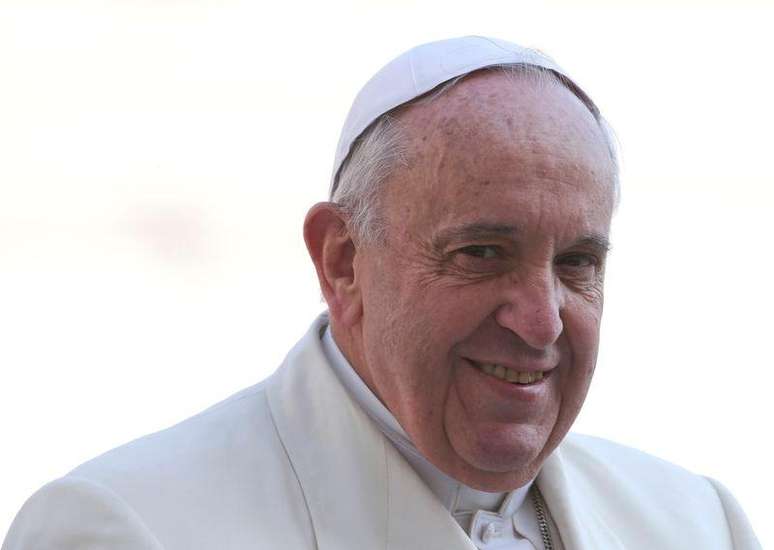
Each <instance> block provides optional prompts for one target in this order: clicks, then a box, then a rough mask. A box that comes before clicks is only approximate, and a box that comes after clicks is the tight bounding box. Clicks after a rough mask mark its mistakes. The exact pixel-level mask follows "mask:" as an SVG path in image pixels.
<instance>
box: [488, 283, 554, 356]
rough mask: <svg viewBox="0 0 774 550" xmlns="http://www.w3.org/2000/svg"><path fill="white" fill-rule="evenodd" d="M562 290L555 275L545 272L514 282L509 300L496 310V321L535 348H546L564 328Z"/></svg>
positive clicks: (509, 290)
mask: <svg viewBox="0 0 774 550" xmlns="http://www.w3.org/2000/svg"><path fill="white" fill-rule="evenodd" d="M561 310H562V300H561V289H560V288H558V284H557V282H556V280H555V279H554V277H553V276H550V275H549V274H543V275H540V276H533V277H531V278H530V279H528V280H522V281H520V282H514V283H513V284H512V285H511V287H510V288H509V289H508V291H507V296H506V301H505V303H503V304H501V305H500V306H499V307H498V308H497V311H495V320H496V321H497V323H498V324H499V325H500V326H502V327H503V328H507V329H508V330H510V331H512V332H514V333H515V334H516V335H517V336H519V338H521V339H522V340H524V342H525V343H526V344H527V345H528V346H530V347H532V348H534V349H545V348H547V347H548V346H550V345H551V344H553V343H554V342H556V340H557V339H558V338H559V335H560V334H561V333H562V330H563V329H564V324H563V323H562V317H561Z"/></svg>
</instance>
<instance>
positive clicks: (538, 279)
mask: <svg viewBox="0 0 774 550" xmlns="http://www.w3.org/2000/svg"><path fill="white" fill-rule="evenodd" d="M482 98H483V101H482ZM396 124H399V125H400V127H401V129H402V131H403V132H404V134H405V135H406V136H407V141H408V145H407V151H408V154H407V159H408V160H409V161H408V162H407V163H406V165H405V166H401V167H400V168H398V169H396V170H395V171H394V172H393V173H392V174H391V175H390V178H389V180H388V181H389V184H388V185H385V186H384V187H383V192H384V195H383V197H382V198H383V201H382V202H381V208H382V210H383V214H384V220H385V222H386V224H387V227H388V231H387V233H386V239H385V242H384V243H380V244H379V245H365V246H360V247H358V249H357V252H356V254H355V259H354V264H353V266H354V267H353V269H354V273H355V275H354V279H353V282H352V283H351V285H350V286H344V287H343V288H352V289H353V290H352V291H351V292H350V291H348V292H347V293H346V294H342V297H341V300H342V301H343V302H344V303H345V306H344V307H343V309H344V310H347V308H348V307H349V308H350V309H352V310H354V311H361V314H360V315H359V316H352V317H347V318H337V317H336V316H333V315H332V322H331V326H332V330H333V334H334V338H335V339H336V342H337V344H339V347H340V348H341V349H342V352H343V353H344V355H345V357H347V359H348V360H349V361H350V363H351V364H352V365H353V367H354V368H355V370H356V371H357V372H358V374H359V375H360V376H361V378H362V379H363V381H364V382H365V383H366V385H368V387H369V388H370V389H371V390H372V391H373V392H374V394H375V395H376V396H377V397H378V398H379V399H380V400H381V401H382V403H383V404H385V406H386V407H387V408H388V409H389V410H390V411H391V412H392V413H393V415H394V416H395V417H396V419H397V420H398V422H399V423H400V424H401V425H402V426H403V428H404V429H405V430H406V432H407V433H408V435H409V437H410V438H411V439H412V441H413V442H414V444H415V445H416V446H417V448H418V449H419V451H420V452H422V454H424V455H425V456H426V457H427V458H428V459H429V460H430V461H431V462H432V463H433V464H434V465H436V466H437V467H438V468H439V469H441V470H442V471H444V472H445V473H446V474H448V475H450V476H451V477H453V478H455V479H457V480H458V481H461V482H462V483H465V484H467V485H469V486H471V487H474V488H477V489H481V490H487V491H502V490H510V489H514V488H516V487H519V486H521V485H523V484H524V483H525V482H527V481H529V480H530V479H532V478H533V477H534V475H535V474H536V473H537V471H538V469H539V467H540V465H541V464H542V462H543V460H544V459H545V457H546V456H547V455H548V454H549V453H550V452H551V451H552V450H553V449H554V448H555V447H556V445H557V444H558V443H559V441H561V439H562V438H563V437H564V435H565V433H566V432H567V430H568V429H569V427H570V425H571V424H572V422H573V420H574V418H575V416H576V415H577V413H578V411H579V409H580V404H581V403H582V402H583V400H584V398H585V395H586V391H587V390H588V385H589V383H590V381H591V376H592V374H593V371H594V363H595V360H596V353H597V342H598V336H599V320H600V318H601V311H602V305H603V300H602V285H603V280H604V277H603V275H604V261H605V253H606V248H607V243H606V239H607V234H608V232H609V223H610V216H611V215H612V206H613V196H612V190H613V185H612V181H613V180H612V178H613V169H612V164H611V162H610V158H609V153H608V151H607V146H606V144H605V141H604V139H603V137H602V135H601V132H599V131H597V130H595V127H596V121H595V120H594V118H593V116H592V115H591V114H590V113H589V112H588V110H587V109H586V107H585V106H584V105H583V104H582V103H581V102H580V100H578V99H577V98H576V97H575V96H574V95H573V94H572V93H571V92H570V91H568V90H567V89H566V88H564V87H562V86H561V85H559V84H555V83H550V84H546V85H541V86H539V87H536V86H535V84H534V83H530V82H525V81H519V80H516V81H513V80H510V79H508V78H505V77H504V76H503V75H498V74H497V73H481V74H476V75H471V76H470V77H469V78H466V79H465V80H464V81H463V82H460V83H459V84H458V85H456V86H455V87H454V88H452V89H450V90H449V91H448V92H446V93H445V94H444V95H443V96H441V97H439V98H437V99H436V100H435V101H433V102H430V103H427V104H421V105H413V106H409V107H407V108H404V109H401V110H399V112H398V113H397V114H396ZM590 136H594V139H589V137H590ZM484 229H486V231H485V230H484ZM466 247H477V248H472V249H471V248H466ZM348 284H350V283H348ZM339 287H341V285H339ZM337 299H338V298H337ZM346 304H353V305H351V306H347V305H346ZM358 308H359V309H358ZM469 360H474V361H478V362H506V363H508V364H512V365H514V368H517V369H519V368H522V369H534V368H539V369H541V370H543V369H547V368H553V369H554V370H553V372H552V373H551V375H550V376H549V377H547V378H545V379H544V380H545V383H544V384H542V386H541V387H543V388H544V389H543V390H541V391H542V393H541V394H540V396H539V397H538V398H536V399H535V400H533V401H522V400H520V399H516V398H510V397H506V396H505V394H501V393H498V392H495V391H494V389H493V388H494V386H491V383H490V382H486V380H488V378H486V375H484V374H481V373H480V372H479V371H478V370H477V369H476V368H475V367H473V366H472V364H471V363H470V362H469ZM497 383H498V384H499V383H500V382H497ZM503 384H504V383H503ZM490 386H491V387H490Z"/></svg>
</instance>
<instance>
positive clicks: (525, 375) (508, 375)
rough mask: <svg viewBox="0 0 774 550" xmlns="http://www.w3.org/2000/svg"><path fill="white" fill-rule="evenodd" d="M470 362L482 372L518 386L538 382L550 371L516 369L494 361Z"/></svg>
mask: <svg viewBox="0 0 774 550" xmlns="http://www.w3.org/2000/svg"><path fill="white" fill-rule="evenodd" d="M470 362H471V363H472V364H473V365H474V366H475V367H476V368H478V370H480V371H481V372H483V373H484V374H486V375H488V376H492V377H494V378H499V379H500V380H503V381H505V382H510V383H511V384H518V385H520V386H526V385H528V384H534V383H535V382H539V381H540V380H542V379H543V378H544V377H546V376H548V375H549V374H550V373H551V371H548V372H543V371H530V372H527V371H517V370H514V369H510V368H508V367H504V366H502V365H497V364H494V363H477V362H475V361H473V360H470Z"/></svg>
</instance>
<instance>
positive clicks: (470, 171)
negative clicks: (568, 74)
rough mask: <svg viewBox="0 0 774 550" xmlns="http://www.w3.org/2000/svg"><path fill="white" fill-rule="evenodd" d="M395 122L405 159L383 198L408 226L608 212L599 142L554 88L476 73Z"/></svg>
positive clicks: (588, 117)
mask: <svg viewBox="0 0 774 550" xmlns="http://www.w3.org/2000/svg"><path fill="white" fill-rule="evenodd" d="M398 123H399V125H400V127H401V129H402V131H403V132H404V134H405V136H406V139H407V160H408V162H407V165H406V166H405V167H403V168H400V169H398V170H396V172H395V173H394V174H393V177H392V178H391V181H390V182H389V183H388V187H387V190H386V193H387V202H388V206H389V208H390V210H392V211H393V214H395V213H398V214H399V215H400V217H401V219H402V223H403V224H404V225H405V226H407V227H408V226H409V225H410V224H411V222H412V216H411V215H412V213H417V212H421V213H422V218H423V219H424V221H425V222H428V223H429V222H430V221H435V222H437V223H442V222H443V221H444V220H448V221H449V223H451V221H458V220H459V218H460V217H467V218H475V217H477V216H478V217H481V216H482V215H487V216H489V217H490V218H491V217H499V218H503V220H501V221H503V222H510V221H512V220H511V219H509V218H512V217H513V215H516V214H517V211H518V215H519V216H521V217H525V216H528V215H530V212H531V211H532V214H534V215H535V216H544V215H545V214H546V210H550V211H551V212H553V213H554V214H555V215H564V216H570V215H571V216H573V217H574V218H577V220H578V223H586V222H589V223H592V222H594V221H595V219H598V220H599V222H600V223H602V222H603V221H604V218H605V217H606V216H605V214H606V211H609V212H612V202H613V165H612V162H611V159H610V155H609V152H608V149H607V144H606V142H605V139H604V136H603V135H602V132H601V130H600V128H599V125H598V124H597V122H596V120H595V119H594V118H593V116H592V114H591V113H590V112H589V111H588V109H587V108H586V106H585V105H583V103H582V102H581V101H580V100H579V99H578V98H577V97H576V96H575V95H574V94H573V93H572V92H570V91H569V90H568V89H566V88H565V87H564V86H562V85H561V84H559V83H557V82H554V81H552V80H544V81H535V80H534V79H533V78H532V77H531V76H529V75H527V76H524V77H523V76H521V75H516V76H511V75H507V74H502V73H498V72H480V73H475V74H473V75H470V76H469V77H468V78H467V79H465V80H463V81H462V82H460V83H458V84H457V85H455V86H454V87H452V88H451V89H449V90H447V91H446V92H445V93H444V94H443V95H442V96H440V97H438V98H436V99H434V100H432V101H423V102H419V103H417V104H414V105H411V106H408V107H406V108H404V109H403V110H402V111H401V112H400V113H399V114H398ZM607 217H608V218H609V215H607ZM524 221H525V222H527V221H528V220H524ZM607 223H609V219H608V220H607ZM597 225H599V223H597Z"/></svg>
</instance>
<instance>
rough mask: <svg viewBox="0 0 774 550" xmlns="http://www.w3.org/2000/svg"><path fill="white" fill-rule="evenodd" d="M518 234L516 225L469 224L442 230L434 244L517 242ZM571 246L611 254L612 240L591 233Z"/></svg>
mask: <svg viewBox="0 0 774 550" xmlns="http://www.w3.org/2000/svg"><path fill="white" fill-rule="evenodd" d="M518 234H519V230H518V228H517V227H516V226H515V225H508V224H499V223H469V224H465V225H460V226H455V227H449V228H446V229H443V230H441V231H440V232H439V233H438V234H437V235H436V236H435V238H433V244H434V245H435V246H436V247H438V248H443V247H445V246H447V245H448V244H449V243H453V242H456V241H464V240H478V239H484V238H487V237H501V238H502V237H505V238H509V239H512V240H516V237H517V236H518ZM571 246H587V247H591V248H595V249H597V250H600V251H602V252H609V251H610V240H609V239H608V238H607V237H606V236H604V235H602V234H599V233H590V234H587V235H583V236H581V237H580V238H578V239H577V240H576V241H575V242H573V243H572V245H571Z"/></svg>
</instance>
